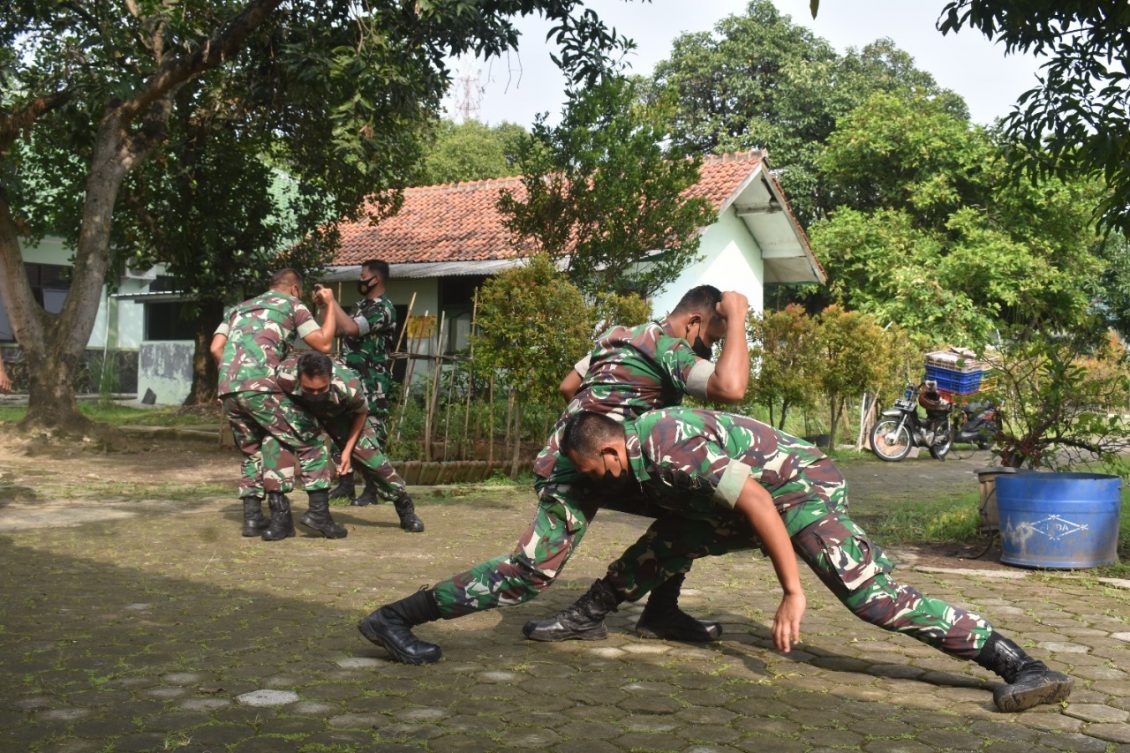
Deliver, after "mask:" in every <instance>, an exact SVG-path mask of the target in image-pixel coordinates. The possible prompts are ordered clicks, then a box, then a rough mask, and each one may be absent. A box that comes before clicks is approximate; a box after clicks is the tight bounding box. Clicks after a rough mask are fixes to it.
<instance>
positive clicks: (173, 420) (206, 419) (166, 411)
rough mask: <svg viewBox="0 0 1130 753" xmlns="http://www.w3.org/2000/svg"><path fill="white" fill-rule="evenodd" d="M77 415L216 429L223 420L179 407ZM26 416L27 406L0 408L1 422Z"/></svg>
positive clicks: (88, 407)
mask: <svg viewBox="0 0 1130 753" xmlns="http://www.w3.org/2000/svg"><path fill="white" fill-rule="evenodd" d="M78 410H79V413H81V414H82V415H84V416H86V417H87V418H89V419H90V420H91V421H97V422H98V423H102V424H107V425H109V426H168V427H174V426H199V427H206V428H209V429H215V428H217V427H218V426H219V422H220V421H222V420H223V419H222V417H221V416H219V414H217V415H214V416H210V415H207V414H205V415H199V414H194V413H185V412H182V410H181V408H180V407H179V406H170V407H167V408H133V407H131V406H128V405H117V404H115V403H102V402H97V403H79V406H78ZM26 415H27V406H11V405H9V406H3V407H0V421H3V422H10V423H16V422H19V421H22V420H23V418H24V416H26Z"/></svg>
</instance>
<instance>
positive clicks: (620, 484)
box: [599, 465, 632, 491]
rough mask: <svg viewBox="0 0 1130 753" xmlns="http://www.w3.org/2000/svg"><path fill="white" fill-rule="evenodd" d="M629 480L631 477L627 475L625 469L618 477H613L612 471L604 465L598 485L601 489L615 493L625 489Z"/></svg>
mask: <svg viewBox="0 0 1130 753" xmlns="http://www.w3.org/2000/svg"><path fill="white" fill-rule="evenodd" d="M631 480H632V475H631V474H630V473H628V469H627V468H624V469H622V470H621V471H620V475H619V476H613V475H612V471H611V470H609V468H608V466H607V465H606V466H605V468H604V475H603V476H601V477H600V482H599V483H600V488H601V489H605V490H612V491H616V490H619V489H623V488H624V487H626V486H627V485H628V483H629V482H630V481H631Z"/></svg>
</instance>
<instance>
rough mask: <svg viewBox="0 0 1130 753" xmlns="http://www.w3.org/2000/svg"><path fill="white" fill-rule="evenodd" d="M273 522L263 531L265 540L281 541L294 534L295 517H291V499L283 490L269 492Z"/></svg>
mask: <svg viewBox="0 0 1130 753" xmlns="http://www.w3.org/2000/svg"><path fill="white" fill-rule="evenodd" d="M267 506H268V507H270V508H271V522H270V523H269V524H268V525H267V530H265V531H263V541H279V540H280V539H285V538H288V537H290V536H293V535H294V519H293V518H292V517H290V500H288V499H287V498H286V496H285V495H284V494H283V493H282V492H267Z"/></svg>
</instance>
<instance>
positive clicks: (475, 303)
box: [459, 288, 479, 460]
mask: <svg viewBox="0 0 1130 753" xmlns="http://www.w3.org/2000/svg"><path fill="white" fill-rule="evenodd" d="M471 301H472V302H471V330H470V333H469V334H470V339H471V344H470V346H469V347H468V352H467V407H466V409H465V410H464V413H463V441H462V443H461V444H460V445H459V453H460V457H461V458H462V459H463V460H466V459H467V432H468V430H469V429H470V426H471V394H472V393H473V392H474V391H475V323H476V321H477V319H478V316H479V289H478V288H475V294H474V296H473V298H472V299H471Z"/></svg>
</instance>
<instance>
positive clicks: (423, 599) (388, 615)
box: [357, 590, 443, 664]
mask: <svg viewBox="0 0 1130 753" xmlns="http://www.w3.org/2000/svg"><path fill="white" fill-rule="evenodd" d="M439 618H440V614H439V607H438V606H437V605H436V600H435V597H434V596H433V595H432V592H431V591H423V590H421V591H417V592H416V593H414V594H412V595H411V596H409V597H408V598H407V599H401V600H400V601H395V602H393V603H392V604H386V605H384V606H383V607H381V608H380V609H378V610H377V611H375V612H373V613H372V614H370V615H369V616H368V617H366V618H365V619H363V620H361V621H360V622H359V623H357V629H358V630H360V631H361V635H363V636H365V637H366V638H368V639H369V640H370V641H372V642H373V643H375V644H377V645H378V646H384V648H385V650H386V651H388V652H389V653H390V654H392V658H393V659H396V660H397V661H399V662H404V663H405V664H432V663H433V662H437V661H439V660H440V659H441V658H442V657H443V650H442V649H441V648H440V647H439V646H437V645H436V644H434V643H428V642H427V641H422V640H420V639H419V638H417V637H416V636H414V635H412V627H413V626H415V625H422V624H424V623H425V622H433V621H435V620H438V619H439Z"/></svg>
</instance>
